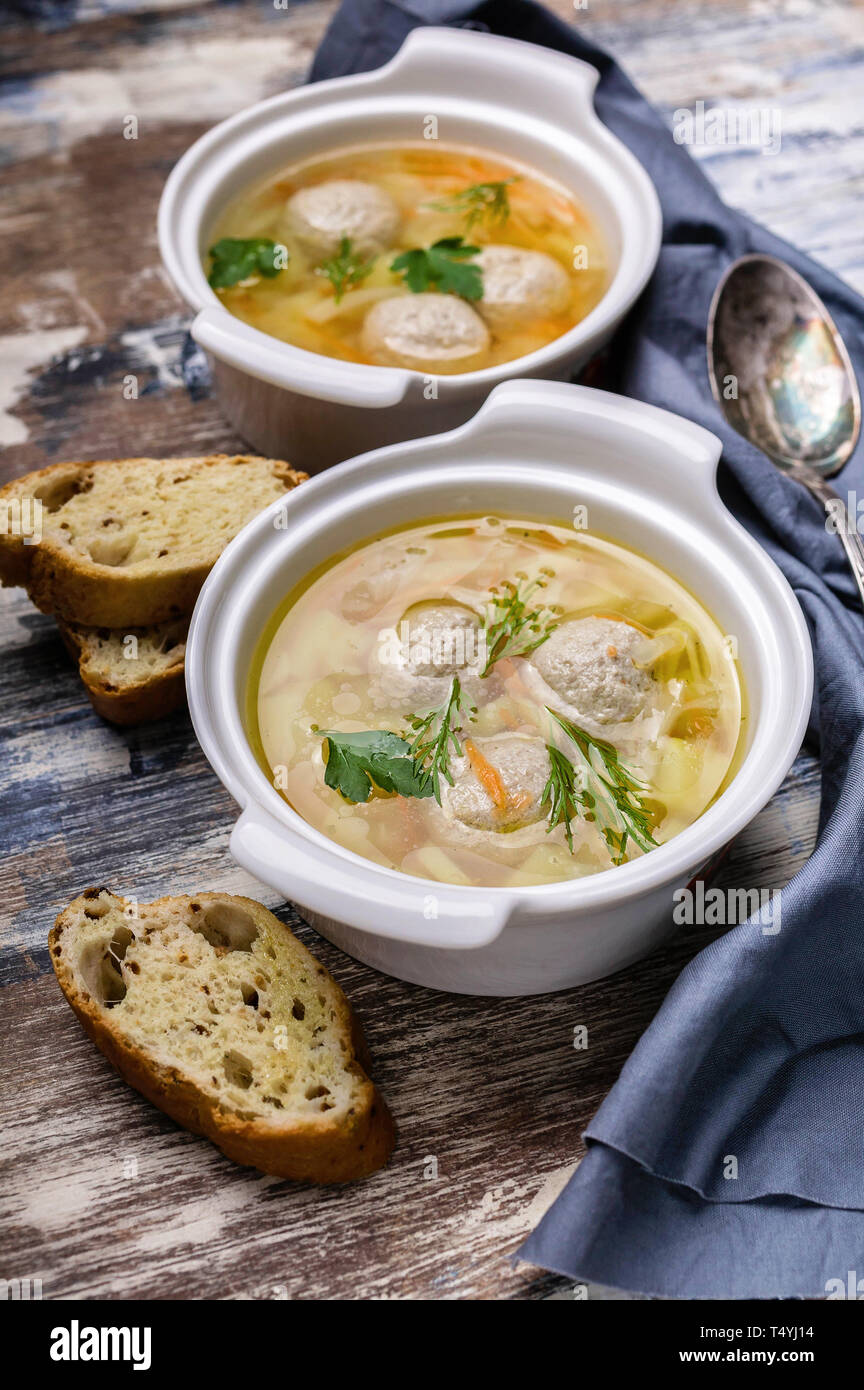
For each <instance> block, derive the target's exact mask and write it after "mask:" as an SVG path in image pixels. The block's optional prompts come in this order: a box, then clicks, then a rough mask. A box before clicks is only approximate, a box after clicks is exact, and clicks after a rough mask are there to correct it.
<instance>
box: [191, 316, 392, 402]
mask: <svg viewBox="0 0 864 1390" xmlns="http://www.w3.org/2000/svg"><path fill="white" fill-rule="evenodd" d="M192 337H193V338H194V339H195V341H196V343H198V345H199V347H202V348H203V349H204V351H205V352H209V353H210V354H211V355H212V356H213V357H215V358H216V359H217V361H219V362H224V363H225V364H226V365H227V366H229V367H234V368H235V369H236V370H237V371H239V372H244V373H245V374H246V375H247V376H253V377H256V378H257V379H258V380H259V381H265V382H267V383H268V384H269V385H270V386H281V387H285V388H288V389H290V390H293V391H302V392H304V394H305V395H307V396H314V397H315V398H316V399H317V400H324V401H341V402H343V403H344V404H345V405H356V406H364V407H368V408H370V409H375V408H377V409H382V408H386V407H388V406H393V405H398V404H399V402H400V401H401V400H402V399H403V397H404V395H405V392H406V391H407V389H408V386H409V384H410V380H411V378H410V374H409V373H408V372H407V371H402V370H400V369H399V368H397V367H370V366H364V365H363V364H362V363H360V364H356V363H353V364H351V366H352V368H353V370H350V371H349V370H348V369H347V364H346V363H344V362H340V361H339V359H338V358H335V357H323V356H321V355H320V354H319V353H311V352H304V351H303V350H301V349H300V348H296V347H294V346H293V345H292V344H291V343H281V342H278V341H277V340H276V339H274V338H271V337H270V335H269V334H267V333H262V332H261V330H260V329H258V328H253V327H252V325H251V324H248V323H244V322H243V320H242V319H238V318H235V316H234V315H233V314H229V313H228V311H227V309H223V308H222V306H221V305H218V304H216V305H208V306H207V308H205V309H202V310H201V311H200V313H199V314H198V315H197V317H196V318H195V320H194V322H193V324H192ZM358 365H359V366H360V367H361V371H360V372H359V373H358V372H357V366H358Z"/></svg>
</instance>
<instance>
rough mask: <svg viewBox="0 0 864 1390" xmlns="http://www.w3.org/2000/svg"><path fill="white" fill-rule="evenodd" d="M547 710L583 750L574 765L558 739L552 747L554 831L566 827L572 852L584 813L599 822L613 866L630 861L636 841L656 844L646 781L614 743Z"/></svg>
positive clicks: (547, 798) (549, 787) (547, 796)
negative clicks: (622, 757)
mask: <svg viewBox="0 0 864 1390" xmlns="http://www.w3.org/2000/svg"><path fill="white" fill-rule="evenodd" d="M546 710H547V713H548V714H550V715H551V716H552V718H553V719H554V720H555V722H556V724H558V725H559V727H560V728H561V729H562V730H563V731H564V733H565V734H566V736H567V738H568V739H569V740H570V742H571V743H572V744H573V746H574V747H575V748H576V749H577V751H578V754H579V761H578V763H577V764H576V765H574V763H573V762H572V761H571V760H570V758H568V757H567V755H566V753H562V751H561V749H560V748H558V747H557V746H556V745H555V744H554V743H547V745H546V751H547V752H548V754H549V766H550V773H549V780H548V782H547V783H546V786H545V788H544V790H543V796H542V798H541V805H545V804H546V802H548V803H549V829H550V830H553V829H554V828H555V826H556V825H563V826H564V834H565V836H566V839H567V844H568V846H569V848H570V852H571V854H572V853H573V826H572V822H573V820H574V819H575V818H576V817H577V816H582V817H583V818H584V819H585V820H588V821H593V822H595V823H596V825H597V828H598V830H599V831H600V833H601V835H602V836H603V839H604V841H605V842H606V847H607V849H608V850H609V854H610V857H611V859H612V863H613V864H623V863H624V861H625V859H626V857H627V846H628V844H629V842H630V841H631V840H632V841H633V843H634V844H636V845H638V846H639V848H640V849H642V850H649V849H653V848H655V847H656V845H657V841H656V840H655V839H654V836H653V833H652V830H653V824H652V819H651V813H650V811H649V810H648V808H647V806H646V805H645V802H644V801H643V799H642V793H643V792H645V791H647V788H646V786H645V784H644V783H643V782H640V781H639V780H638V778H636V777H635V776H634V775H633V773H632V772H630V770H629V769H628V768H627V767H626V766H625V765H624V763H622V762H621V760H620V759H619V757H618V751H617V749H616V748H614V747H613V745H612V744H611V743H607V742H606V741H605V740H604V739H600V738H592V737H591V735H590V734H586V732H585V730H584V729H580V728H579V726H578V725H577V724H574V723H573V722H572V721H571V720H570V719H566V718H565V717H564V715H561V714H556V713H555V711H554V710H553V709H550V708H549V706H548V705H547V706H546Z"/></svg>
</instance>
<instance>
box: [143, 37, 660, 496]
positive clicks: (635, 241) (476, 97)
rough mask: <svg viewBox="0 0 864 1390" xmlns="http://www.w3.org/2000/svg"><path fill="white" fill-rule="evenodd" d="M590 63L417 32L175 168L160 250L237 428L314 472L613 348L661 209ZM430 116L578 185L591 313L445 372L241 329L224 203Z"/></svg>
mask: <svg viewBox="0 0 864 1390" xmlns="http://www.w3.org/2000/svg"><path fill="white" fill-rule="evenodd" d="M596 83H597V73H596V71H595V70H594V68H592V67H590V66H589V65H588V64H587V63H582V62H580V61H579V60H577V59H575V58H567V57H565V56H563V55H561V54H559V53H552V52H550V51H549V50H548V49H544V48H539V47H537V46H535V45H533V44H527V43H519V42H518V41H516V40H513V39H503V38H498V37H495V36H493V35H489V34H482V33H472V32H470V31H468V30H453V29H417V30H414V32H413V33H411V34H410V35H409V36H408V38H407V39H406V40H405V43H404V44H403V46H402V48H401V49H400V50H399V52H398V53H397V55H396V57H395V58H393V60H392V61H391V62H390V63H388V64H387V65H386V66H385V67H383V68H379V69H378V70H377V71H375V72H370V73H361V74H359V75H358V76H355V77H343V78H336V79H334V80H332V81H329V82H320V83H317V84H315V85H313V86H308V87H301V88H299V89H298V90H296V91H291V92H287V93H285V95H284V96H278V97H274V98H272V99H271V100H269V101H263V102H261V103H259V104H258V105H257V106H253V107H251V108H250V109H249V110H247V111H243V112H241V113H240V114H239V115H238V116H234V117H232V118H231V119H230V120H227V121H223V122H222V124H221V125H218V126H216V127H215V129H213V130H211V131H210V132H209V133H208V134H207V135H205V136H203V137H202V138H201V139H200V140H198V141H196V143H195V144H194V145H193V146H192V147H191V149H190V150H188V151H187V153H186V154H185V155H184V156H183V158H182V159H181V160H180V162H179V163H178V164H177V166H176V168H175V169H174V170H173V172H172V173H171V176H170V178H169V179H168V182H167V184H166V186H165V191H164V194H163V196H162V202H161V205H160V208H159V245H160V249H161V252H162V257H163V259H164V262H165V265H166V267H167V269H168V272H169V274H170V275H171V278H172V280H173V281H174V284H175V285H176V286H177V289H178V290H179V292H180V294H181V295H182V296H183V298H184V299H185V300H186V301H187V303H188V304H190V305H191V306H192V307H193V308H194V309H195V310H196V313H197V317H196V319H195V321H194V323H193V325H192V334H193V337H194V338H195V339H196V340H197V341H198V342H199V343H200V344H201V345H202V347H204V348H205V349H206V350H207V352H208V353H209V354H210V355H211V358H212V359H213V360H214V363H215V375H216V382H217V387H218V390H219V394H220V399H221V404H222V406H223V408H224V410H225V412H226V414H227V415H228V417H229V419H230V420H231V421H232V422H233V424H234V425H235V426H236V428H237V430H238V431H239V432H240V434H241V435H242V436H243V437H244V438H245V439H247V440H249V442H250V443H252V444H254V445H255V447H256V448H258V449H259V450H261V451H262V452H264V453H267V454H269V455H271V456H274V457H283V456H284V457H287V458H289V459H290V460H291V462H292V463H294V464H295V465H296V466H297V467H300V468H305V469H306V470H307V471H308V472H310V473H317V472H319V471H320V470H321V469H322V468H324V467H327V466H329V465H330V464H331V463H334V462H336V461H337V460H339V459H343V458H346V457H348V456H350V455H354V454H357V453H359V452H360V451H361V450H365V449H372V448H377V447H379V446H380V445H382V444H387V443H392V442H394V441H398V440H401V439H411V438H416V437H417V436H418V435H424V434H432V433H437V432H439V431H441V430H447V429H452V428H453V427H454V426H456V425H458V424H461V423H463V421H465V420H467V419H469V418H470V416H471V415H473V414H474V413H475V411H476V410H477V409H478V408H479V406H480V405H481V403H482V402H483V400H485V398H486V396H487V395H488V393H489V391H490V390H491V389H492V387H493V386H495V385H497V383H498V382H500V381H503V380H506V379H507V378H510V377H514V376H519V377H524V376H540V377H547V378H566V377H567V376H570V375H572V374H573V372H574V371H576V370H577V369H578V368H579V367H580V366H582V365H583V364H584V363H585V362H587V360H588V359H589V358H590V357H591V356H592V355H593V354H594V353H596V352H597V351H598V349H600V348H601V347H602V346H603V345H604V343H606V342H607V340H608V339H609V337H610V336H611V334H612V333H613V331H614V330H615V328H616V327H617V325H618V324H619V323H620V321H621V319H622V317H623V316H624V314H626V312H627V310H628V309H629V308H630V307H631V305H632V304H633V303H634V301H635V299H636V298H637V296H638V295H639V294H640V292H641V291H642V289H643V288H644V286H645V284H646V283H647V281H648V278H649V276H650V275H651V272H652V270H653V269H654V265H655V263H656V260H657V255H658V252H659V248H660V234H661V216H660V207H659V204H658V201H657V195H656V193H655V192H654V187H653V185H652V183H651V181H650V179H649V178H648V176H647V174H646V173H645V171H644V169H643V168H642V166H641V165H640V164H639V163H638V162H637V161H636V159H634V157H633V155H631V154H630V152H629V151H628V150H627V149H626V148H625V146H624V145H622V144H621V142H620V141H619V140H617V139H616V138H615V137H614V136H613V135H611V134H610V133H609V131H608V130H607V129H606V128H605V126H603V125H601V123H600V121H599V120H598V119H597V116H596V114H595V112H594V106H593V102H592V96H593V92H594V88H595V86H596ZM429 117H434V118H435V120H436V121H437V133H438V138H439V139H440V140H441V141H442V142H443V143H446V144H460V145H475V146H479V147H482V148H486V149H490V150H494V151H497V152H499V153H500V154H501V155H502V156H504V157H506V158H510V159H512V160H515V161H517V162H521V163H524V164H527V165H529V166H531V167H533V168H535V169H537V170H538V171H539V172H540V173H543V174H546V175H547V176H549V177H550V178H553V179H555V180H557V181H558V182H559V183H561V184H563V185H564V186H565V187H568V188H570V189H572V190H573V191H574V192H575V193H576V194H577V195H578V196H579V197H580V198H581V199H582V200H583V201H584V203H585V205H586V206H587V207H588V208H589V210H590V211H591V212H592V213H593V215H594V217H595V219H596V221H597V222H598V224H599V226H600V227H601V229H602V231H603V234H604V238H605V241H606V243H607V246H608V250H609V257H610V264H611V267H612V274H611V280H610V284H609V288H608V290H607V291H606V294H605V295H604V297H603V299H602V300H601V301H600V303H599V304H598V305H597V306H596V308H595V309H593V310H592V312H591V313H590V314H589V315H588V316H587V317H586V318H585V319H583V321H582V322H581V323H580V324H578V325H577V326H576V327H575V328H573V329H571V330H570V332H569V333H565V334H564V335H563V336H562V337H560V338H558V339H557V340H556V341H555V342H552V343H549V344H548V345H547V346H546V347H544V348H541V349H540V350H539V351H537V352H533V353H531V354H530V355H528V356H526V357H521V358H519V359H517V360H516V361H514V362H507V363H504V364H502V365H501V366H498V367H489V368H486V369H484V370H483V371H477V372H466V373H464V374H462V375H459V376H443V377H439V378H437V397H436V396H433V395H432V393H431V391H430V383H431V381H432V380H433V378H431V377H426V376H423V375H422V374H421V373H420V372H416V371H409V370H403V369H401V368H396V367H373V366H367V365H364V364H361V363H353V362H341V361H338V360H336V359H335V358H329V357H323V356H321V355H319V354H318V353H311V352H306V351H305V350H304V349H302V348H296V347H293V346H292V345H291V344H289V343H283V342H280V341H278V340H277V339H275V338H271V337H270V336H269V335H267V334H265V333H262V332H260V331H259V330H258V329H255V328H252V327H250V326H249V325H248V324H245V323H242V322H241V321H240V319H237V318H234V317H233V315H231V314H229V313H228V312H227V310H226V309H224V308H223V307H222V304H221V302H220V300H219V297H218V296H217V295H216V294H215V293H214V291H213V290H211V289H210V287H209V285H208V284H207V279H206V276H205V274H204V271H203V269H202V266H201V257H202V255H203V254H204V253H205V252H206V249H207V247H208V245H209V244H210V241H211V236H210V233H211V229H212V227H213V225H214V222H215V219H216V218H217V217H218V215H219V213H220V212H221V210H222V209H223V208H224V206H225V204H226V203H227V202H228V201H229V200H230V199H231V198H233V197H234V195H235V194H236V193H238V192H239V191H240V190H241V189H242V188H243V187H244V186H245V185H246V184H248V183H249V182H250V181H253V180H256V179H258V178H262V177H264V176H266V175H267V174H268V173H270V172H271V171H274V170H276V169H278V168H280V167H284V165H286V164H288V163H292V162H294V161H296V160H299V159H305V158H307V157H311V156H314V155H319V154H324V153H327V152H330V151H332V150H334V149H339V148H340V147H341V148H344V147H346V146H350V145H357V144H373V143H375V142H376V141H382V140H387V139H393V140H400V139H401V140H406V139H414V140H418V139H422V138H423V132H424V129H428V128H429V127H428V126H426V125H425V124H424V123H425V122H427V121H428V119H429Z"/></svg>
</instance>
